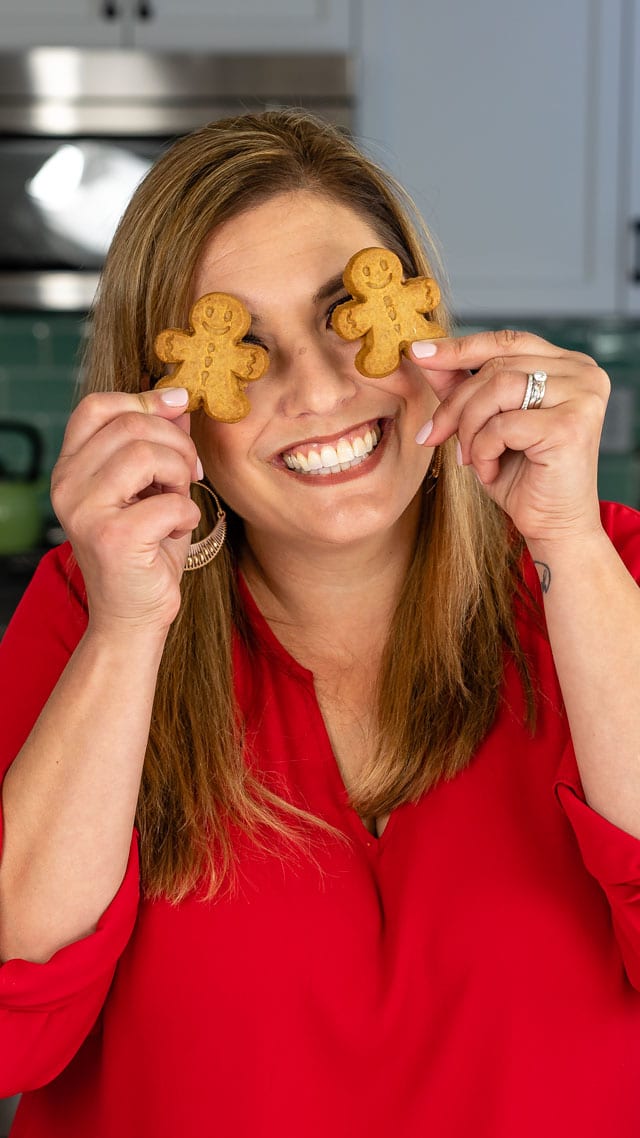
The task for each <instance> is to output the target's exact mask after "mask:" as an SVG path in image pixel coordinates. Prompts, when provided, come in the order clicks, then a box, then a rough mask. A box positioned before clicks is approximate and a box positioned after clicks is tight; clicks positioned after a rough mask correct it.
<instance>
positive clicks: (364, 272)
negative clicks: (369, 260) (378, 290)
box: [362, 265, 371, 277]
mask: <svg viewBox="0 0 640 1138" xmlns="http://www.w3.org/2000/svg"><path fill="white" fill-rule="evenodd" d="M362 275H363V277H370V276H371V269H370V268H369V266H368V265H364V266H363V269H362Z"/></svg>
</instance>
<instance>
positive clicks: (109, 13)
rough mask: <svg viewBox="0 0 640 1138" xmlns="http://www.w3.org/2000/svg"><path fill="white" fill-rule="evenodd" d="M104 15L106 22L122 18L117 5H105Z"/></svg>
mask: <svg viewBox="0 0 640 1138" xmlns="http://www.w3.org/2000/svg"><path fill="white" fill-rule="evenodd" d="M102 15H103V16H104V18H105V20H117V19H118V18H119V16H120V9H119V8H118V5H117V4H109V3H107V4H103V5H102Z"/></svg>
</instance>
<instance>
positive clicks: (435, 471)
mask: <svg viewBox="0 0 640 1138" xmlns="http://www.w3.org/2000/svg"><path fill="white" fill-rule="evenodd" d="M441 470H442V448H441V447H436V448H435V450H434V452H433V456H432V459H431V462H430V463H429V470H428V474H429V476H430V477H431V478H432V479H433V481H434V482H435V481H436V480H437V479H438V478H439V477H440V471H441Z"/></svg>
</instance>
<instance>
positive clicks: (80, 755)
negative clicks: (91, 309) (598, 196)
mask: <svg viewBox="0 0 640 1138" xmlns="http://www.w3.org/2000/svg"><path fill="white" fill-rule="evenodd" d="M361 250H367V251H368V252H369V253H370V252H371V251H372V250H374V251H375V252H376V256H377V258H378V262H379V264H380V265H381V266H382V268H383V269H384V266H385V265H387V266H388V265H391V266H394V265H395V262H394V257H395V256H397V257H398V258H399V259H400V263H401V266H402V270H403V273H404V276H405V278H407V279H406V281H405V282H404V283H403V284H402V286H401V287H403V288H406V289H407V290H408V292H407V293H406V294H405V295H409V294H410V296H411V298H412V304H411V308H412V309H413V310H416V303H414V302H415V301H416V298H421V299H419V305H420V306H421V307H418V308H417V311H418V313H419V314H420V317H421V319H423V318H425V317H426V321H427V324H426V329H427V330H426V331H424V330H423V331H422V332H421V333H420V335H421V336H424V339H419V340H417V341H414V339H413V337H414V336H415V335H417V333H416V332H412V334H411V335H410V336H409V341H408V342H405V340H406V337H405V331H404V329H405V324H404V316H405V315H406V313H404V311H403V313H402V314H399V306H398V307H394V308H393V312H394V315H393V316H391V317H390V316H389V312H390V308H389V305H390V304H391V306H392V307H393V305H395V304H396V301H395V300H393V299H391V300H390V298H389V295H388V293H387V291H386V290H387V289H388V287H389V285H390V284H391V282H390V281H388V280H387V279H386V277H384V278H383V279H382V287H381V288H380V290H378V291H379V295H380V297H381V305H379V306H375V305H374V306H372V307H376V310H377V309H378V308H379V309H380V311H381V312H382V318H383V319H384V320H387V321H389V319H392V320H393V324H394V329H395V332H396V333H397V335H396V336H395V340H394V356H393V362H392V364H391V365H390V366H388V367H387V366H386V365H385V366H384V367H375V368H374V367H370V368H368V369H367V367H364V366H363V363H362V355H361V353H362V348H363V345H362V343H361V341H363V340H364V346H365V348H366V347H367V340H366V337H367V334H368V329H369V327H370V322H369V323H367V321H366V320H364V319H363V320H362V321H361V322H360V321H359V315H358V313H357V312H356V307H357V305H358V304H359V303H360V302H361V299H362V298H360V297H359V296H358V295H357V288H356V283H357V282H356V283H354V279H353V276H352V275H350V273H349V271H348V266H350V265H351V266H353V264H354V258H358V255H359V253H360V251H361ZM357 263H359V262H357ZM394 272H395V269H394ZM434 274H435V276H437V262H436V260H435V259H434V258H433V256H432V254H431V253H430V242H429V239H428V236H427V234H426V232H425V231H424V229H423V227H422V225H421V223H420V221H419V219H418V218H417V217H416V216H415V212H414V210H413V207H412V206H411V203H410V201H409V199H408V198H407V197H406V195H405V194H404V192H403V191H402V189H401V188H400V187H399V186H398V185H397V184H396V183H395V182H394V181H393V180H392V179H391V178H390V177H389V176H388V175H387V174H386V173H384V172H383V171H382V170H380V169H379V168H378V167H377V166H375V165H374V164H373V163H371V162H370V161H369V160H368V159H367V158H365V157H364V156H363V155H362V154H361V153H360V152H359V151H358V149H357V148H356V147H355V146H354V145H353V144H352V142H351V141H350V140H348V139H347V138H345V137H344V136H342V135H341V134H340V133H339V132H338V131H335V130H334V129H333V128H331V127H329V126H327V125H326V124H323V123H320V122H318V121H316V120H314V119H313V118H312V117H309V116H308V115H306V114H303V113H300V112H294V111H272V112H265V113H264V114H261V115H255V116H254V115H246V116H241V117H239V118H237V119H233V120H228V121H222V122H215V123H213V124H211V125H210V126H208V127H206V128H203V129H202V130H200V131H198V132H196V133H195V134H193V135H190V136H187V137H186V138H184V139H181V140H179V141H178V142H177V143H176V144H175V145H174V146H173V147H172V148H171V150H169V151H168V152H167V153H166V154H165V155H164V156H163V157H162V158H161V159H160V161H159V162H158V163H157V164H156V166H155V167H153V169H152V170H151V171H150V172H149V174H148V175H147V176H146V178H145V179H144V180H143V182H142V183H141V185H140V186H139V188H138V190H137V191H136V193H135V195H134V197H133V199H132V201H131V204H130V206H129V207H128V209H127V211H126V213H125V215H124V217H123V219H122V222H121V224H120V227H119V229H118V232H117V233H116V236H115V239H114V241H113V244H112V246H111V249H110V252H109V256H108V259H107V263H106V266H105V271H104V274H103V279H102V283H101V288H100V293H99V298H98V302H97V306H96V310H95V313H94V328H93V336H92V341H91V344H90V346H89V350H88V355H87V359H86V361H85V375H86V390H85V393H84V398H82V399H81V400H80V402H79V405H78V406H77V408H76V410H75V411H74V413H73V415H72V416H71V419H70V421H69V425H68V429H67V432H66V435H65V440H64V444H63V448H62V453H61V455H60V458H59V460H58V463H57V465H56V468H55V471H54V475H53V485H52V495H53V501H54V504H55V508H56V510H57V512H58V515H59V517H60V520H61V523H62V525H63V526H64V528H65V531H66V532H67V534H68V535H69V539H70V540H69V544H68V545H67V546H65V547H63V548H62V549H60V550H57V551H56V552H55V553H53V554H50V555H47V556H46V557H45V558H44V560H43V562H42V564H41V566H40V568H39V570H38V572H37V574H36V576H35V578H34V581H33V583H32V585H31V587H30V589H29V590H28V592H27V594H26V596H25V598H24V600H23V602H22V604H21V606H20V609H19V611H18V613H17V614H16V616H15V618H14V620H13V622H12V624H11V626H10V627H9V629H8V631H7V633H6V635H5V637H4V638H3V641H2V644H1V646H0V684H2V686H3V688H4V690H5V691H6V692H7V693H8V699H7V704H6V706H7V709H8V710H7V713H6V715H5V717H4V722H3V732H2V739H1V740H0V747H1V750H0V771H2V772H5V778H4V783H3V800H2V805H3V810H2V819H3V824H4V833H3V835H2V837H3V849H2V862H1V863H0V959H2V961H4V963H3V964H2V966H1V967H0V1094H10V1093H15V1092H25V1093H24V1094H23V1097H22V1101H21V1106H20V1108H19V1111H18V1116H17V1119H16V1123H15V1128H14V1131H13V1132H12V1133H13V1135H14V1136H15V1138H26V1136H27V1135H29V1138H40V1136H42V1138H45V1136H46V1138H63V1136H64V1138H76V1136H77V1138H80V1136H82V1138H86V1135H89V1134H90V1135H95V1136H96V1138H134V1136H135V1138H139V1135H141V1134H142V1135H146V1134H149V1135H153V1136H154V1138H170V1136H173V1135H175V1134H176V1133H184V1134H188V1135H192V1134H193V1135H196V1134H197V1135H201V1134H202V1135H212V1136H213V1134H214V1133H215V1135H216V1138H238V1136H244V1135H262V1134H264V1135H275V1134H277V1135H278V1138H293V1136H294V1135H295V1136H296V1138H297V1136H298V1135H300V1134H304V1136H305V1138H320V1136H322V1138H326V1135H328V1134H331V1135H332V1136H334V1138H364V1136H365V1135H369V1134H370V1133H371V1132H372V1131H373V1130H374V1129H375V1130H376V1131H377V1132H378V1133H380V1134H383V1135H393V1138H415V1135H416V1134H422V1133H433V1134H437V1135H442V1136H444V1135H446V1136H447V1138H468V1136H469V1135H471V1134H472V1135H473V1136H474V1138H514V1135H517V1136H518V1138H539V1136H540V1134H541V1133H544V1134H545V1135H546V1136H547V1138H566V1135H568V1134H579V1135H580V1138H602V1135H603V1134H612V1135H615V1136H616V1138H637V1134H638V1131H639V1130H640V1095H639V1094H638V1088H637V1067H638V1064H639V1063H640V903H639V901H638V897H639V896H640V888H639V886H640V824H639V823H638V818H639V817H640V776H639V774H638V769H637V741H638V738H640V718H639V716H640V713H639V712H638V710H637V702H638V701H637V699H636V698H635V696H636V694H637V692H636V688H637V675H638V673H639V670H640V659H639V658H638V646H639V644H640V602H639V600H638V589H637V585H636V582H635V580H634V576H633V574H635V575H636V576H637V575H638V574H639V573H640V518H639V517H638V515H637V514H636V513H635V512H634V511H632V510H630V509H626V508H623V507H619V506H616V505H614V504H611V503H608V504H602V505H600V504H599V503H598V500H597V495H596V463H597V452H598V438H599V433H600V429H601V425H602V417H603V414H604V408H605V405H606V399H607V392H608V381H607V377H606V376H605V375H604V373H603V372H602V371H601V370H600V369H599V368H598V367H597V365H596V364H595V362H594V361H593V360H591V359H589V358H588V357H586V356H583V355H581V354H580V353H575V352H566V351H563V350H562V349H560V348H557V347H555V346H554V345H552V344H549V343H546V342H545V341H544V340H541V339H539V338H537V337H535V336H532V335H529V334H527V333H524V332H523V333H513V332H508V331H505V332H499V333H493V332H486V333H477V334H476V335H473V336H468V337H461V338H459V339H455V338H452V337H451V336H450V335H443V333H450V332H451V326H450V321H449V318H448V316H447V312H446V310H445V307H444V306H443V305H442V303H440V302H439V300H438V297H439V290H438V286H437V283H436V280H435V276H434ZM388 275H389V274H388ZM391 276H393V273H391ZM423 277H426V278H427V279H428V280H429V281H430V282H431V283H430V284H429V286H428V289H427V291H426V292H425V286H424V285H423V284H420V285H418V279H419V278H423ZM396 283H397V284H399V283H400V282H399V281H397V282H396ZM220 297H223V298H224V304H223V305H222V307H219V306H218V305H217V299H212V298H220ZM365 299H366V297H365ZM396 299H397V298H396ZM354 302H355V304H354ZM236 305H237V306H238V307H237V311H238V312H240V313H241V315H242V320H243V321H244V322H243V323H242V325H241V326H240V325H238V326H237V327H236V328H235V330H236V331H238V329H240V331H239V333H238V336H237V337H236V341H237V342H236V344H235V347H236V349H238V348H239V349H240V355H239V356H238V355H237V353H235V354H234V353H231V354H228V355H225V357H224V358H225V360H226V364H227V365H228V366H227V370H226V372H225V375H227V376H228V375H229V374H231V375H235V379H234V383H233V390H234V393H235V394H236V395H237V391H238V385H239V387H240V391H241V394H242V399H241V400H240V403H239V406H238V402H237V400H234V401H232V402H231V403H229V404H226V403H225V404H224V405H221V404H220V403H219V402H217V401H216V400H212V401H207V398H205V397H204V396H206V392H207V390H208V389H207V388H206V385H204V383H203V382H201V381H202V374H201V369H202V367H203V366H204V367H205V370H207V369H209V368H210V367H213V362H212V361H213V358H214V355H215V351H216V349H217V346H219V345H217V343H216V336H218V334H220V336H223V335H226V334H227V333H226V331H225V329H228V330H231V324H232V320H231V315H232V312H233V311H236V307H235V306H236ZM190 312H191V325H192V326H191V330H190V331H185V329H187V326H188V325H189V320H190V317H189V313H190ZM244 313H246V314H247V319H246V320H245V317H244V315H243V314H244ZM338 313H341V314H342V315H341V316H338V315H337V314H338ZM249 316H250V324H249V323H248V318H249ZM343 317H344V320H343ZM378 318H379V317H376V319H378ZM343 324H344V327H343ZM396 325H397V328H396V327H395V326H396ZM336 326H337V328H338V329H339V330H340V331H341V333H342V332H344V330H345V328H346V330H347V333H348V334H347V335H346V336H345V335H343V334H339V333H338V330H336ZM200 333H201V334H202V337H203V343H204V345H205V348H206V353H205V356H204V361H205V362H204V364H202V358H201V353H200V347H201V345H200V344H199V346H198V347H197V350H196V349H195V348H194V350H193V351H191V348H190V346H189V345H190V344H191V343H192V341H191V337H192V336H193V337H196V336H199V335H200ZM351 333H353V335H352V334H351ZM434 337H435V338H434ZM225 342H226V341H225ZM249 345H251V346H252V347H253V349H254V351H255V353H259V354H260V357H261V359H262V358H263V359H264V361H265V362H268V367H266V369H265V370H263V371H262V373H261V375H260V377H259V378H256V377H255V376H252V377H248V376H247V375H246V374H244V373H243V372H242V367H241V365H240V364H239V363H238V359H242V358H244V356H243V353H244V352H245V349H246V350H248V348H249ZM185 354H186V356H187V357H188V359H189V361H190V362H189V367H188V368H186V369H185V370H183V371H181V372H180V371H177V370H174V368H176V367H178V368H181V367H182V361H183V360H184V358H185ZM234 367H235V369H236V372H234V370H233V369H234ZM199 369H200V371H199ZM371 373H374V374H371ZM194 375H195V379H193V376H194ZM183 377H185V378H184V382H185V387H183V386H182V379H183ZM189 377H191V378H189ZM248 378H251V382H248ZM192 379H193V383H192V382H191V380H192ZM236 381H237V382H236ZM186 386H188V387H189V388H190V390H189V391H187V390H186ZM243 388H244V390H243ZM187 408H189V410H187ZM194 483H200V485H199V486H197V487H194V485H193V484H194ZM212 527H213V529H212ZM194 529H196V532H195V534H193V532H192V531H194ZM210 531H212V532H211V533H210ZM225 531H226V540H224V537H225ZM208 534H209V537H207V535H208ZM192 537H195V538H196V539H198V538H200V539H201V541H202V542H204V547H205V548H204V552H203V547H202V545H198V543H197V541H196V545H195V548H194V546H193V545H191V541H192ZM200 554H202V556H200ZM185 568H189V569H196V571H193V572H187V573H185V572H184V570H185ZM585 1087H588V1094H585V1091H584V1088H585ZM212 1120H213V1121H212Z"/></svg>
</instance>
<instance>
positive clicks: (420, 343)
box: [411, 340, 438, 360]
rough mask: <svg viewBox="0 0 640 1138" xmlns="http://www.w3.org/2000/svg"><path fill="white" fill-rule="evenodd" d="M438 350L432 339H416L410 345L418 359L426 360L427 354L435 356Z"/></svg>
mask: <svg viewBox="0 0 640 1138" xmlns="http://www.w3.org/2000/svg"><path fill="white" fill-rule="evenodd" d="M437 350H438V346H437V344H434V342H433V340H416V341H415V343H414V344H412V345H411V351H412V352H413V354H414V356H415V357H416V359H418V360H426V359H427V357H428V356H435V354H436V352H437Z"/></svg>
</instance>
